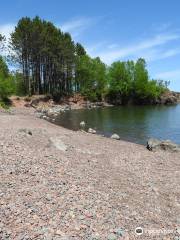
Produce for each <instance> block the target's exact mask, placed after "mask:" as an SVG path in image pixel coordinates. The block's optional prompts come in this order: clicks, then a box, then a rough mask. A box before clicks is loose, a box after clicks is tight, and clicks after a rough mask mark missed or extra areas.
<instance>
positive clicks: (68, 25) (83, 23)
mask: <svg viewBox="0 0 180 240" xmlns="http://www.w3.org/2000/svg"><path fill="white" fill-rule="evenodd" d="M94 22H95V19H93V18H85V17H81V18H76V19H72V20H70V21H67V22H64V23H63V24H60V28H61V30H62V31H63V32H69V33H71V34H72V36H73V37H77V36H79V35H80V34H81V33H82V32H83V31H84V30H86V29H87V28H88V27H90V26H91V25H92V24H93V23H94Z"/></svg>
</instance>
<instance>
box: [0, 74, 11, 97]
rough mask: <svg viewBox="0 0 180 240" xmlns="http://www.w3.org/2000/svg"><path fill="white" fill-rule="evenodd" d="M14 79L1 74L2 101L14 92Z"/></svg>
mask: <svg viewBox="0 0 180 240" xmlns="http://www.w3.org/2000/svg"><path fill="white" fill-rule="evenodd" d="M14 88H15V85H14V79H13V77H12V76H8V77H7V78H6V77H4V76H3V74H0V99H1V100H5V99H7V98H8V97H9V96H10V95H11V94H12V93H13V92H14Z"/></svg>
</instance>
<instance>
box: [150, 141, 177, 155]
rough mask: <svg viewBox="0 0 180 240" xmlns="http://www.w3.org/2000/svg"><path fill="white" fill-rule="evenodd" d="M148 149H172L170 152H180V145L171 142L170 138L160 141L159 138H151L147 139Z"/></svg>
mask: <svg viewBox="0 0 180 240" xmlns="http://www.w3.org/2000/svg"><path fill="white" fill-rule="evenodd" d="M147 149H148V150H149V151H158V150H164V151H170V152H180V145H178V144H175V143H173V142H171V141H170V140H163V141H160V140H158V139H154V138H150V139H149V140H148V141H147Z"/></svg>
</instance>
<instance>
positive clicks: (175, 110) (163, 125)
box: [56, 105, 180, 144]
mask: <svg viewBox="0 0 180 240" xmlns="http://www.w3.org/2000/svg"><path fill="white" fill-rule="evenodd" d="M81 121H85V122H86V123H87V126H86V127H87V128H88V127H91V128H94V129H96V130H97V131H98V132H99V133H101V134H104V135H106V136H110V135H111V134H112V133H117V134H119V135H120V137H121V139H123V140H127V141H131V142H136V143H140V144H146V141H147V139H148V138H150V137H154V138H159V139H170V140H172V141H174V142H176V143H179V144H180V105H173V106H120V107H108V108H98V109H92V110H87V109H85V110H74V111H69V112H66V113H64V114H62V115H60V116H59V117H58V118H57V119H56V124H59V125H61V126H64V127H66V128H70V129H72V130H78V129H79V123H80V122H81Z"/></svg>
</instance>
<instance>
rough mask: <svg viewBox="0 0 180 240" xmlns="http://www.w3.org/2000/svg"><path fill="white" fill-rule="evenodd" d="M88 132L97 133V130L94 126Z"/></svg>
mask: <svg viewBox="0 0 180 240" xmlns="http://www.w3.org/2000/svg"><path fill="white" fill-rule="evenodd" d="M88 133H92V134H96V130H95V129H93V128H89V129H88Z"/></svg>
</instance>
